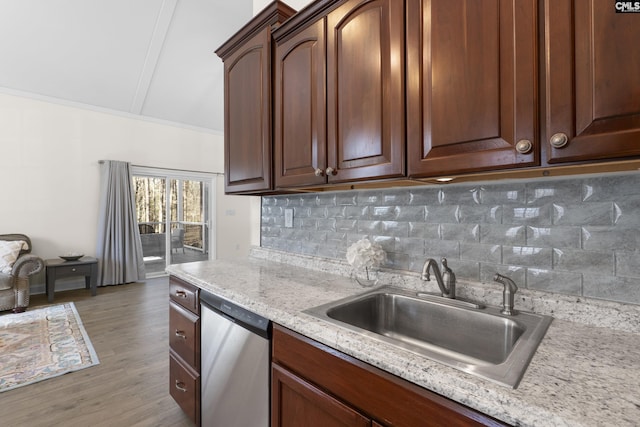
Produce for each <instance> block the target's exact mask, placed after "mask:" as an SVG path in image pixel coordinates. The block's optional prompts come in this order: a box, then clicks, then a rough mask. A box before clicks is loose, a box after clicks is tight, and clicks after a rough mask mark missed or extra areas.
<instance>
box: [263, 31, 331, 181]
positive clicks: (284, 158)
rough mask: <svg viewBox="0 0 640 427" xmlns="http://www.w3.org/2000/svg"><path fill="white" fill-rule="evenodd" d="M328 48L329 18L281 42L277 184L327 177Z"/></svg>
mask: <svg viewBox="0 0 640 427" xmlns="http://www.w3.org/2000/svg"><path fill="white" fill-rule="evenodd" d="M325 53H326V52H325V37H324V20H321V21H318V22H317V23H315V24H313V25H311V26H310V27H309V28H306V29H305V30H303V31H302V32H300V33H299V34H296V35H295V36H294V37H293V38H291V39H289V40H287V41H285V42H283V43H282V44H278V46H276V60H275V63H276V65H275V66H276V70H275V137H274V145H275V162H274V163H275V180H276V187H291V186H297V185H306V184H324V183H325V182H326V178H325V176H324V171H325V169H326V145H327V141H326V103H325V68H326V63H325ZM316 170H320V171H322V172H323V173H322V174H320V175H316Z"/></svg>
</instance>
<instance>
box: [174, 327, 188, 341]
mask: <svg viewBox="0 0 640 427" xmlns="http://www.w3.org/2000/svg"><path fill="white" fill-rule="evenodd" d="M176 336H177V337H179V338H183V339H185V340H186V339H187V334H185V333H184V331H180V330H178V329H176Z"/></svg>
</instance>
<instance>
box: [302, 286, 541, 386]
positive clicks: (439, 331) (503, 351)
mask: <svg viewBox="0 0 640 427" xmlns="http://www.w3.org/2000/svg"><path fill="white" fill-rule="evenodd" d="M306 313H308V314H311V315H313V316H316V317H319V318H321V319H324V320H326V321H328V322H331V323H334V324H337V325H340V326H342V327H345V328H348V329H350V330H353V331H356V332H358V333H360V334H363V335H366V336H369V337H372V338H375V339H378V340H382V341H385V342H387V343H390V344H393V345H395V346H398V347H402V348H404V349H407V350H410V351H413V352H415V353H418V354H421V355H423V356H426V357H428V358H430V359H432V360H435V361H438V362H441V363H444V364H446V365H448V366H451V367H453V368H456V369H459V370H462V371H464V372H468V373H471V374H475V375H478V376H480V377H483V378H486V379H489V380H491V381H494V382H496V383H498V384H502V385H506V386H509V387H513V388H515V387H517V386H518V383H519V382H520V380H521V379H522V376H523V375H524V372H525V370H526V368H527V366H528V365H529V362H530V361H531V358H532V357H533V354H534V353H535V351H536V348H537V347H538V344H539V343H540V341H541V340H542V338H543V337H544V334H545V332H546V330H547V328H548V326H549V324H550V323H551V320H552V318H551V317H549V316H543V315H538V314H534V313H526V312H518V313H517V314H516V315H513V316H506V315H503V314H501V313H500V309H499V308H498V307H491V306H487V307H485V306H482V305H479V304H473V303H469V302H464V301H460V300H451V299H448V298H442V297H439V296H434V295H428V294H424V293H417V292H412V291H408V290H404V289H399V288H394V287H390V286H384V287H381V288H378V289H374V290H371V291H369V292H366V293H364V294H360V295H356V296H353V297H349V298H345V299H342V300H339V301H335V302H332V303H328V304H324V305H321V306H318V307H314V308H312V309H309V310H307V311H306Z"/></svg>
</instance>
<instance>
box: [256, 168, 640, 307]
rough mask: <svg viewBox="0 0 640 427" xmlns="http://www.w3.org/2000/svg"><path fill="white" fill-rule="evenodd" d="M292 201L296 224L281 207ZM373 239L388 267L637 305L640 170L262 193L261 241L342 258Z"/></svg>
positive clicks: (639, 284) (275, 246) (639, 297)
mask: <svg viewBox="0 0 640 427" xmlns="http://www.w3.org/2000/svg"><path fill="white" fill-rule="evenodd" d="M285 208H293V210H294V215H293V217H294V220H293V228H285V223H284V209H285ZM363 237H368V238H370V239H371V240H374V241H376V242H378V243H379V244H380V245H382V247H383V248H384V249H385V251H386V252H387V255H388V261H387V264H386V265H385V266H384V267H387V268H393V269H398V270H410V271H420V270H421V268H422V265H423V263H424V261H425V259H426V258H435V259H436V260H439V259H440V258H441V257H446V258H447V260H448V261H449V266H450V267H451V268H452V270H453V271H454V272H455V273H456V276H457V277H458V278H463V279H468V280H473V281H481V282H490V281H492V279H493V276H494V274H495V273H496V272H498V273H502V274H505V275H507V276H509V277H511V278H512V279H513V280H515V282H516V283H517V284H518V286H521V287H526V288H531V289H536V290H542V291H549V292H556V293H562V294H569V295H576V296H586V297H592V298H599V299H605V300H612V301H619V302H627V303H634V304H640V173H637V172H632V173H621V174H610V175H585V176H581V177H569V178H540V179H535V180H513V181H502V182H485V183H463V184H446V185H441V186H424V187H404V188H394V189H384V190H366V191H348V192H325V193H314V194H296V195H286V196H269V197H263V198H262V233H261V239H262V242H261V245H262V246H263V247H265V248H272V249H278V250H283V251H287V252H293V253H300V254H305V255H314V256H319V257H326V258H337V259H341V260H344V259H345V254H346V251H347V248H348V247H349V245H351V244H352V243H353V242H355V241H357V240H359V239H361V238H363Z"/></svg>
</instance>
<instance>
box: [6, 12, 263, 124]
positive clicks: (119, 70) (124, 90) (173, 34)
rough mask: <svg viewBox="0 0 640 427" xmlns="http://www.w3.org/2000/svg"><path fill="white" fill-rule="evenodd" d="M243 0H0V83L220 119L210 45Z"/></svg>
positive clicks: (132, 109)
mask: <svg viewBox="0 0 640 427" xmlns="http://www.w3.org/2000/svg"><path fill="white" fill-rule="evenodd" d="M251 16H252V0H0V91H4V92H6V93H17V94H24V95H26V96H29V95H35V96H39V97H45V98H47V99H53V100H54V101H55V100H61V101H63V102H70V103H73V104H77V105H80V106H82V104H84V105H86V106H89V107H98V108H100V109H107V110H112V111H117V112H125V113H130V114H133V115H138V116H144V117H149V118H153V119H160V120H166V121H170V122H175V123H180V124H184V125H188V126H193V127H197V128H204V129H207V130H212V131H222V129H223V78H222V62H221V61H220V59H219V58H218V57H217V56H216V55H215V53H214V51H215V50H216V49H217V48H218V47H219V46H220V45H221V44H222V43H223V42H224V41H225V40H226V39H227V38H229V37H230V36H231V35H233V34H234V33H235V32H236V31H237V30H238V29H240V28H241V27H242V26H243V25H244V24H245V23H246V22H247V21H249V19H250V18H251Z"/></svg>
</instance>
